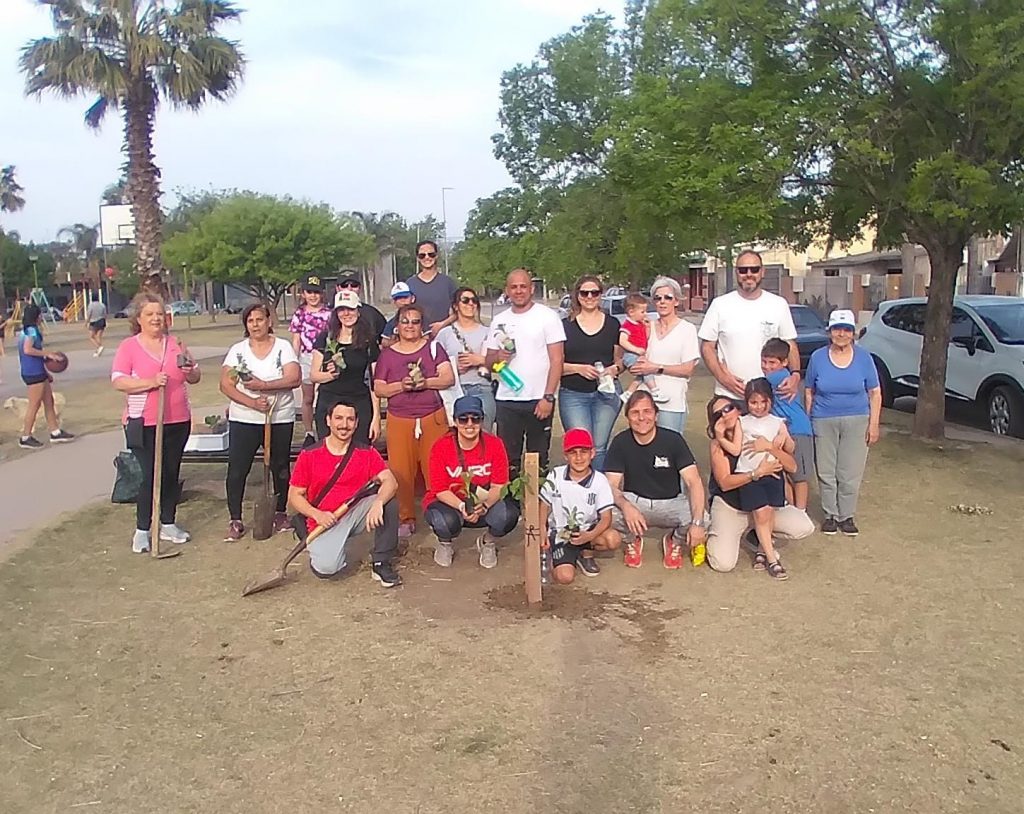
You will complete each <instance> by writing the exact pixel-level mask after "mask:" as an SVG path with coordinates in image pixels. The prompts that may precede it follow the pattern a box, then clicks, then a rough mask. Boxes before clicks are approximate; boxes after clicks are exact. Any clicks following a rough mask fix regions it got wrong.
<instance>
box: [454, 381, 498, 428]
mask: <svg viewBox="0 0 1024 814" xmlns="http://www.w3.org/2000/svg"><path fill="white" fill-rule="evenodd" d="M462 392H463V393H465V394H466V395H467V396H476V397H477V398H479V399H480V401H482V402H483V405H484V432H494V416H495V413H497V407H496V406H495V404H494V391H493V390H492V389H491V383H490V382H484V381H482V382H480V383H479V384H476V383H474V384H464V385H462Z"/></svg>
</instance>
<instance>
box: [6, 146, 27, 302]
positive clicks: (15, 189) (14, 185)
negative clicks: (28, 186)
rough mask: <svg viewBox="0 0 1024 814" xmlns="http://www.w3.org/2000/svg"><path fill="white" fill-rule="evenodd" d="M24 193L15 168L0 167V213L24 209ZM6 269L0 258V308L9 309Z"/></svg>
mask: <svg viewBox="0 0 1024 814" xmlns="http://www.w3.org/2000/svg"><path fill="white" fill-rule="evenodd" d="M24 191H25V189H24V187H22V186H21V184H19V183H18V179H17V176H16V175H15V168H14V166H13V165H8V166H6V167H0V212H17V211H18V210H19V209H21V208H22V207H24V206H25V197H24V196H23V195H22V193H23V192H24ZM3 237H4V231H3V229H2V228H0V239H3ZM15 242H16V241H15ZM6 268H7V267H6V266H5V265H4V259H3V258H0V308H6V307H7V286H6V283H7V277H6Z"/></svg>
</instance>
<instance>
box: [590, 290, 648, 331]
mask: <svg viewBox="0 0 1024 814" xmlns="http://www.w3.org/2000/svg"><path fill="white" fill-rule="evenodd" d="M601 310H602V311H604V312H605V313H606V314H610V315H611V316H613V317H615V318H616V319H617V320H618V321H619V324H620V325H621V324H622V323H623V322H625V321H626V295H625V294H605V295H604V296H603V297H601ZM647 318H648V319H657V318H658V312H657V311H655V310H654V306H652V305H651V304H650V303H649V302H648V305H647Z"/></svg>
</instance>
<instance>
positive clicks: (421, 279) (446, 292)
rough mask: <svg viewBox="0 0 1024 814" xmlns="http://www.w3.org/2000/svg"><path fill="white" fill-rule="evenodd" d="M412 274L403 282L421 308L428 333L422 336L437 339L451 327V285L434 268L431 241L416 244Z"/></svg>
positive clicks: (452, 285) (451, 280)
mask: <svg viewBox="0 0 1024 814" xmlns="http://www.w3.org/2000/svg"><path fill="white" fill-rule="evenodd" d="M416 263H417V271H416V273H415V274H414V275H413V276H412V277H410V278H409V279H408V280H406V283H408V285H409V290H410V291H411V292H412V293H413V295H414V296H415V297H416V302H418V303H419V304H420V305H421V306H423V315H424V318H425V319H426V320H427V322H428V323H430V329H429V330H427V326H426V325H425V326H423V327H424V331H423V332H424V333H429V334H430V335H431V336H437V333H438V331H440V330H441V329H442V328H444V327H445V326H446V325H451V323H452V321H453V320H454V317H453V316H452V298H453V297H454V296H455V281H454V280H453V279H452V278H451V277H449V276H448V275H447V274H444V273H442V272H441V271H439V270H438V268H437V244H436V243H435V242H434V241H433V240H421V241H420V242H419V243H417V244H416Z"/></svg>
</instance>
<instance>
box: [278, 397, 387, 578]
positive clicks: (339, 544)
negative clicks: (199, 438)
mask: <svg viewBox="0 0 1024 814" xmlns="http://www.w3.org/2000/svg"><path fill="white" fill-rule="evenodd" d="M358 423H359V416H358V415H356V408H355V405H353V404H352V403H351V402H347V401H340V402H338V403H337V404H335V405H334V407H332V408H331V411H330V413H328V415H327V428H328V429H329V430H330V435H328V436H327V437H326V438H325V439H324V440H323V441H321V442H320V443H319V444H316V445H315V446H312V447H309V448H308V449H304V450H303V451H302V452H300V453H299V457H298V459H297V460H296V461H295V467H294V468H293V469H292V478H291V483H290V485H289V487H288V504H289V505H290V506H291V507H292V509H294V510H295V511H297V512H298V513H299V514H301V515H303V516H304V517H305V518H306V528H307V533H308V532H311V531H312V530H313V529H314V528H316V527H317V526H325V527H326V528H327V531H325V532H323V533H321V534H320V535H319V536H318V537H317V538H316V539H315V540H313V542H312V543H310V544H309V566H310V568H311V569H312V570H313V573H314V574H316V576H318V577H325V578H326V577H331V576H333V575H335V574H337V573H338V572H339V571H341V570H342V569H343V568H344V567H345V565H346V562H345V546H346V545H347V544H348V539H349V537H351V536H352V535H353V534H359V533H361V532H362V531H363V530H364V529H365V530H366V531H372V532H373V550H372V559H373V569H372V571H371V574H372V576H373V578H374V579H375V580H377V581H378V582H379V583H380V584H381V585H383V586H384V587H385V588H393V587H394V586H396V585H401V584H402V578H401V577H400V576H398V572H397V571H395V569H394V566H393V564H392V559H393V558H394V556H395V552H396V551H397V549H398V504H397V502H396V501H395V500H393V498H394V496H395V494H396V492H397V491H398V482H397V481H396V480H395V476H394V475H392V474H391V471H390V470H389V469H388V468H387V465H386V464H385V463H384V459H383V458H381V457H380V453H379V452H377V450H375V449H374V448H373V447H367V446H360V445H358V444H356V443H353V440H352V436H353V434H354V433H355V429H356V425H357V424H358ZM374 478H376V479H377V480H379V481H380V491H378V492H377V494H376V496H374V498H373V500H361V501H359V502H358V503H356V504H355V505H354V506H352V507H351V508H350V509H349V511H348V513H347V514H346V515H345V516H344V517H342V518H340V519H338V518H336V517H335V516H334V514H333V513H334V512H335V511H336V510H337V509H338V508H339V507H340V506H341V505H342V504H343V503H344V502H345V501H346V500H348V499H349V498H350V497H352V495H354V494H355V493H356V492H357V491H359V489H360V487H362V486H364V485H365V484H366V483H367V481H370V480H372V479H374Z"/></svg>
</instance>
